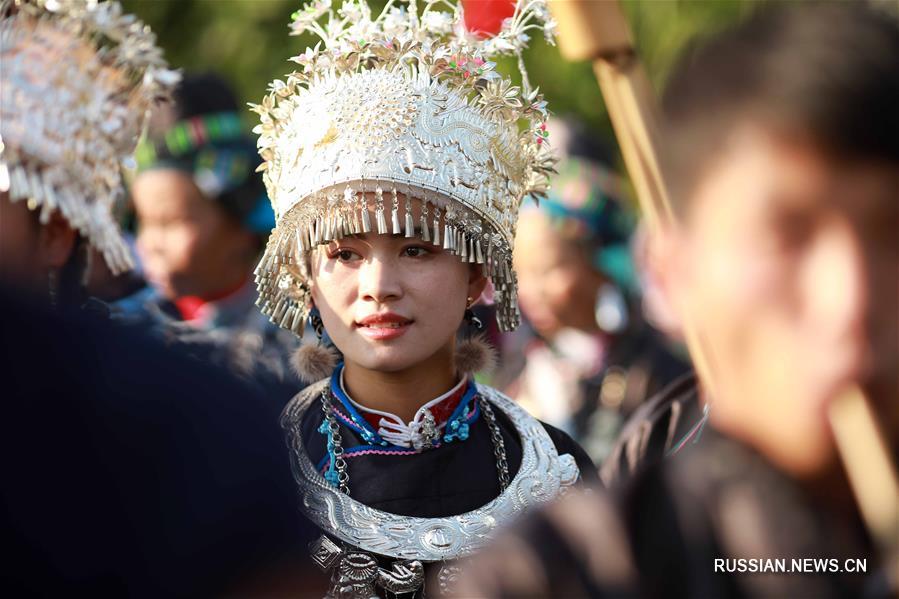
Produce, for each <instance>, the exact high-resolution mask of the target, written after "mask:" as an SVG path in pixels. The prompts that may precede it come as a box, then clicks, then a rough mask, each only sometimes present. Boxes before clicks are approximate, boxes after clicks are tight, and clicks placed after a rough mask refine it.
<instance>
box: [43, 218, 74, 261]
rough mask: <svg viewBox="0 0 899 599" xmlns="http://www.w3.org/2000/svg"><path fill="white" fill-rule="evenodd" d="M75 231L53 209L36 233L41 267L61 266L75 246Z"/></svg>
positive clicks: (67, 259)
mask: <svg viewBox="0 0 899 599" xmlns="http://www.w3.org/2000/svg"><path fill="white" fill-rule="evenodd" d="M76 235H77V233H76V232H75V230H74V229H73V228H72V227H71V226H70V225H69V223H68V221H67V220H66V219H65V218H63V216H62V215H61V214H60V213H59V211H54V212H53V213H52V214H51V215H50V218H49V220H48V221H47V222H46V223H45V224H43V225H41V229H40V233H39V235H38V259H39V261H40V262H39V263H40V264H41V266H43V268H45V269H48V268H53V269H59V268H62V267H63V266H64V265H65V263H66V262H68V261H69V257H70V256H71V255H72V249H73V248H74V247H75V236H76Z"/></svg>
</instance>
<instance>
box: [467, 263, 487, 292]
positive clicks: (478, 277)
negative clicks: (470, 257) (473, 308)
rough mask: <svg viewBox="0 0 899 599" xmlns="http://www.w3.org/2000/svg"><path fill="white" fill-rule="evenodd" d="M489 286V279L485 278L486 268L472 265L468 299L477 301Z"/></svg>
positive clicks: (469, 276)
mask: <svg viewBox="0 0 899 599" xmlns="http://www.w3.org/2000/svg"><path fill="white" fill-rule="evenodd" d="M486 286H487V277H485V276H484V268H483V267H482V266H481V265H480V264H471V265H469V269H468V297H470V298H472V299H473V300H474V301H477V299H478V298H479V297H481V294H482V293H483V292H484V287H486Z"/></svg>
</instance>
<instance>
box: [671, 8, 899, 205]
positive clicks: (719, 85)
mask: <svg viewBox="0 0 899 599" xmlns="http://www.w3.org/2000/svg"><path fill="white" fill-rule="evenodd" d="M746 121H752V122H756V123H758V124H759V125H761V126H763V127H766V128H770V129H771V130H773V131H776V132H783V133H785V134H788V135H793V136H796V137H798V138H800V139H806V140H808V141H809V142H811V143H813V144H814V145H815V146H817V147H819V148H820V149H821V150H822V151H823V152H825V153H827V154H829V155H832V156H834V157H837V158H841V159H847V160H865V161H869V160H870V161H878V162H890V163H899V21H897V17H896V15H894V14H890V13H888V12H886V10H885V9H875V8H873V7H871V6H869V5H868V4H866V3H864V2H839V3H837V2H832V3H826V4H817V3H814V4H808V3H790V4H782V5H766V6H763V7H761V8H759V9H758V10H756V11H755V12H754V13H753V14H752V15H751V16H750V17H749V18H748V19H747V20H745V21H743V22H742V23H740V24H738V25H736V26H735V27H732V28H730V29H727V30H724V31H721V32H719V33H717V34H715V35H714V36H712V37H710V38H707V39H704V40H700V41H699V43H697V44H695V45H694V46H693V47H691V48H690V49H689V50H688V51H687V52H685V53H684V55H683V56H682V57H681V59H680V61H679V63H678V65H677V66H676V68H675V69H674V71H673V73H672V75H671V77H670V79H669V82H668V85H667V89H666V91H665V94H664V97H663V101H662V135H663V137H662V140H663V144H664V151H663V159H664V162H665V165H666V173H667V175H668V177H669V180H670V184H671V186H672V191H673V193H672V196H673V197H674V199H675V203H676V204H678V203H680V202H682V201H683V198H684V197H686V196H688V195H689V193H690V191H691V189H692V186H693V185H694V184H695V183H696V180H697V179H698V177H699V176H701V174H702V170H703V169H704V168H706V167H707V165H708V164H707V163H708V162H709V161H710V160H711V159H712V158H713V157H714V156H715V154H716V152H718V151H720V148H721V146H722V143H723V142H724V141H725V138H726V137H727V136H728V135H729V133H730V132H732V131H733V129H734V127H735V126H737V125H739V124H740V123H742V122H746Z"/></svg>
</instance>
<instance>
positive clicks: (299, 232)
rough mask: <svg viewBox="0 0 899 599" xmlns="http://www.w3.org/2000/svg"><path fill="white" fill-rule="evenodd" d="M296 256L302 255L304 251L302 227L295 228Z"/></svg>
mask: <svg viewBox="0 0 899 599" xmlns="http://www.w3.org/2000/svg"><path fill="white" fill-rule="evenodd" d="M296 236H297V255H298V256H299V255H302V253H303V252H305V251H306V243H305V242H304V241H303V237H304V236H305V233H304V229H303V225H299V226H297V232H296Z"/></svg>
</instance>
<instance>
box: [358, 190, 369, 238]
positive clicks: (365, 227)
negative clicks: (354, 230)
mask: <svg viewBox="0 0 899 599" xmlns="http://www.w3.org/2000/svg"><path fill="white" fill-rule="evenodd" d="M356 198H357V199H358V202H359V212H360V213H361V215H362V232H363V233H371V215H369V214H368V201H367V200H366V199H365V194H356Z"/></svg>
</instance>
